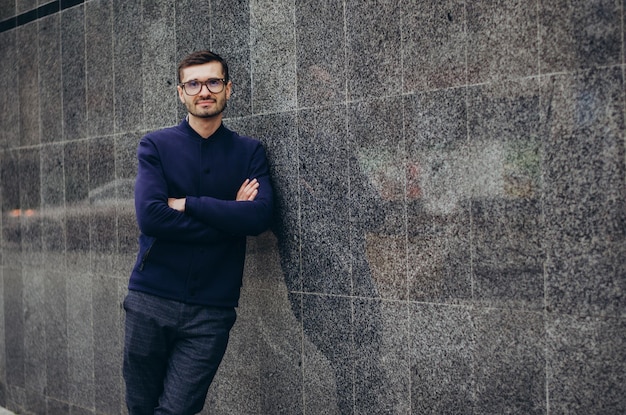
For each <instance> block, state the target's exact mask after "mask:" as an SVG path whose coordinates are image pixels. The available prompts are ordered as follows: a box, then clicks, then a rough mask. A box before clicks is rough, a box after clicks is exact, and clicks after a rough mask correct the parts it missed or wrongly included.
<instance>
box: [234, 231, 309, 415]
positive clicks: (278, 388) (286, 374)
mask: <svg viewBox="0 0 626 415" xmlns="http://www.w3.org/2000/svg"><path fill="white" fill-rule="evenodd" d="M255 243H256V245H257V246H256V249H255V250H254V253H253V254H252V255H249V256H248V259H249V261H247V262H246V279H247V281H248V298H249V299H250V300H252V302H253V303H254V305H253V306H252V310H254V313H255V315H256V321H255V324H256V325H257V329H258V335H259V337H258V349H257V350H258V357H259V360H258V363H259V380H260V382H259V393H260V397H259V400H260V404H259V406H260V408H259V413H271V414H292V413H302V412H303V408H302V406H303V402H302V388H303V379H302V348H303V344H302V341H303V339H302V323H301V321H300V320H299V319H298V318H299V317H300V316H301V313H300V300H299V296H297V295H290V293H289V292H288V291H287V285H286V284H285V281H284V279H283V278H282V272H281V268H280V267H281V264H280V257H279V255H278V249H277V240H276V238H275V237H274V236H273V235H272V234H271V233H269V232H268V233H265V234H263V235H262V236H260V237H258V238H255Z"/></svg>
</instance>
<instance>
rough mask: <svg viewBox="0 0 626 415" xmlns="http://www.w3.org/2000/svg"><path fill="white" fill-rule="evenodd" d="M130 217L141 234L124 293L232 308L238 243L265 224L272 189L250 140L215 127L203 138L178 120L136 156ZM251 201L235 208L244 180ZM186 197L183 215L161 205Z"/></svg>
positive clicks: (148, 138)
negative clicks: (253, 184)
mask: <svg viewBox="0 0 626 415" xmlns="http://www.w3.org/2000/svg"><path fill="white" fill-rule="evenodd" d="M137 158H138V161H139V164H138V171H137V181H136V183H135V211H136V214H137V223H138V225H139V230H140V231H141V233H140V236H139V253H138V255H137V262H136V263H135V266H134V268H133V271H132V274H131V276H130V282H129V289H131V290H137V291H143V292H146V293H149V294H152V295H156V296H159V297H163V298H168V299H172V300H177V301H182V302H185V303H190V304H203V305H209V306H217V307H236V306H237V305H238V301H239V293H240V288H241V283H242V276H243V266H244V256H245V251H246V236H247V235H258V234H260V233H262V232H263V231H265V230H266V229H267V228H268V227H269V224H270V220H271V216H272V208H273V196H272V187H271V183H270V176H269V168H268V164H267V160H266V156H265V150H264V149H263V146H262V145H261V143H260V142H259V141H258V140H255V139H252V138H248V137H242V136H239V135H238V134H237V133H235V132H233V131H230V130H228V129H227V128H226V127H224V126H223V125H222V126H220V128H219V129H218V130H217V131H216V132H215V133H214V134H213V135H212V136H211V137H209V138H207V139H203V138H202V137H201V136H200V135H198V134H197V133H196V132H195V131H194V130H193V129H192V128H191V127H190V126H189V123H188V122H187V121H186V120H183V121H182V122H181V123H180V124H179V125H177V126H175V127H170V128H165V129H162V130H158V131H155V132H151V133H148V134H146V135H145V136H144V137H143V138H142V139H141V141H140V142H139V147H138V149H137ZM247 178H249V179H254V178H256V179H257V180H258V181H259V185H260V186H259V193H258V195H257V197H256V199H255V200H254V201H235V198H236V195H237V191H238V190H239V188H240V187H241V184H242V183H243V182H244V180H245V179H247ZM170 197H174V198H183V197H186V198H187V200H186V205H185V212H184V213H182V212H179V211H177V210H174V209H172V208H170V207H169V206H168V204H167V199H168V198H170Z"/></svg>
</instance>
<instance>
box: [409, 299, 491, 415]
mask: <svg viewBox="0 0 626 415" xmlns="http://www.w3.org/2000/svg"><path fill="white" fill-rule="evenodd" d="M409 319H410V322H411V326H410V340H409V341H410V343H409V344H410V349H411V352H410V353H411V354H410V362H411V411H412V413H417V414H426V413H429V414H457V415H458V414H473V413H475V412H474V405H475V398H474V386H473V385H474V375H473V374H472V367H473V366H474V365H475V364H479V362H474V360H473V356H474V345H473V341H472V339H473V336H474V325H473V322H472V319H471V315H470V313H469V311H468V310H467V309H465V308H460V307H450V306H441V305H434V304H414V305H412V306H411V309H410V317H409Z"/></svg>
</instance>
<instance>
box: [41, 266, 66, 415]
mask: <svg viewBox="0 0 626 415" xmlns="http://www.w3.org/2000/svg"><path fill="white" fill-rule="evenodd" d="M66 275H67V273H66V272H63V271H60V270H51V271H50V272H49V273H47V275H46V279H45V292H46V297H45V299H44V301H43V303H42V306H43V308H44V310H45V314H46V329H45V344H46V365H45V375H46V376H45V377H46V379H47V385H46V395H47V396H48V397H50V398H54V399H58V400H60V401H65V402H67V400H68V399H69V388H68V383H69V349H68V347H69V345H68V331H67V288H66V285H67V280H66ZM49 413H56V412H49Z"/></svg>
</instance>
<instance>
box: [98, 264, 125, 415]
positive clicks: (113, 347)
mask: <svg viewBox="0 0 626 415" xmlns="http://www.w3.org/2000/svg"><path fill="white" fill-rule="evenodd" d="M92 309H93V335H94V351H93V357H94V363H93V367H94V383H95V385H97V387H96V388H95V405H94V406H95V410H96V412H98V413H107V414H117V413H119V410H120V407H121V406H122V383H121V382H120V375H121V373H120V372H121V370H120V368H121V367H122V353H121V352H120V351H121V349H122V344H121V339H120V338H119V337H118V336H115V335H114V334H115V333H118V332H119V331H120V327H119V326H120V314H121V313H122V308H121V304H120V302H119V301H118V285H117V280H116V279H114V278H111V277H108V276H104V275H102V274H101V275H95V276H94V279H93V303H92Z"/></svg>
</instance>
